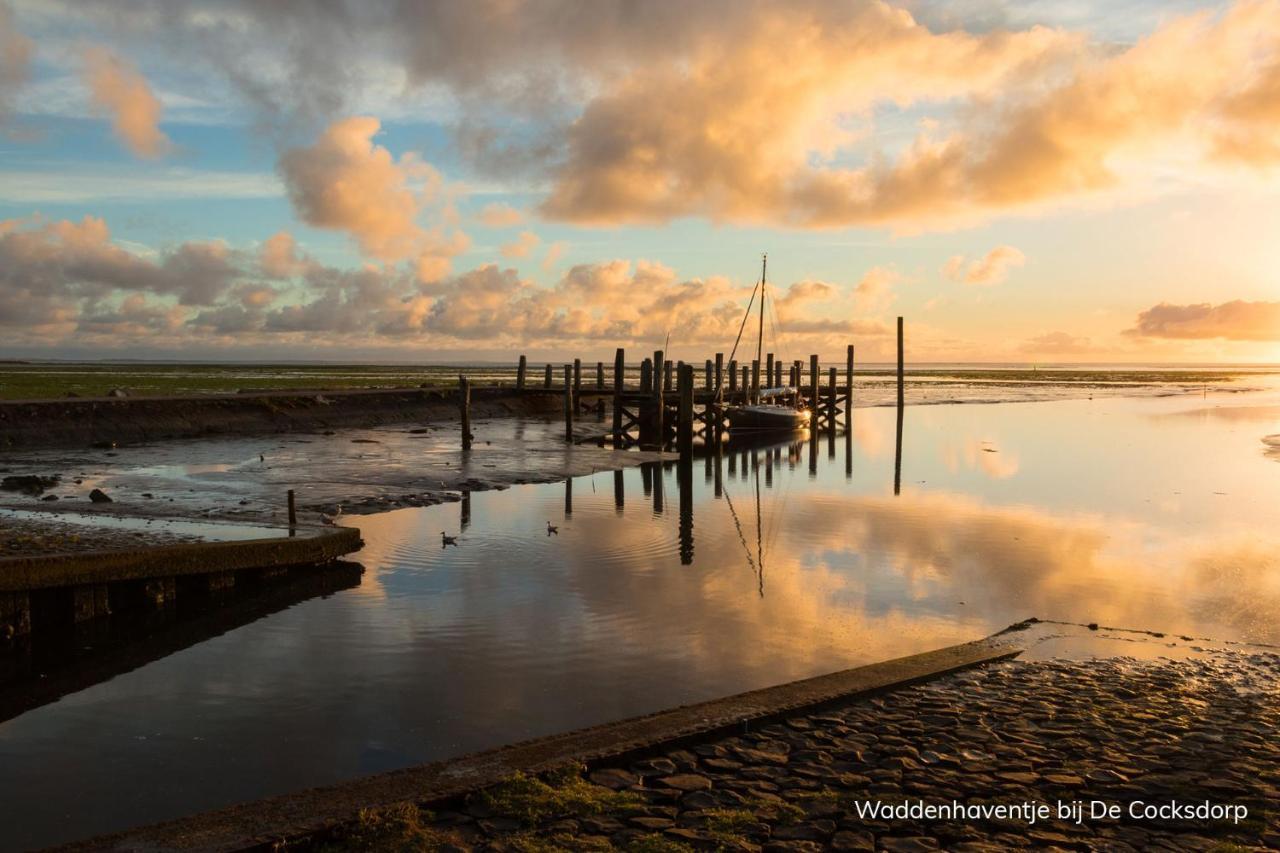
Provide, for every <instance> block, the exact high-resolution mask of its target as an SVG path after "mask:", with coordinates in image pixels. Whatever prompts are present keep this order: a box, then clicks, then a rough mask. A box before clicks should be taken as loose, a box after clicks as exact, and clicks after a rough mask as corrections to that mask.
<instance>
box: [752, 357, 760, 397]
mask: <svg viewBox="0 0 1280 853" xmlns="http://www.w3.org/2000/svg"><path fill="white" fill-rule="evenodd" d="M751 402H753V403H758V402H760V359H758V358H753V359H751Z"/></svg>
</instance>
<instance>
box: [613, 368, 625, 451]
mask: <svg viewBox="0 0 1280 853" xmlns="http://www.w3.org/2000/svg"><path fill="white" fill-rule="evenodd" d="M626 363H627V352H626V350H624V349H623V348H622V347H618V350H617V352H615V353H614V354H613V446H614V447H621V446H622V376H623V369H624V368H625V366H626Z"/></svg>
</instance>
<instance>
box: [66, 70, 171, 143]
mask: <svg viewBox="0 0 1280 853" xmlns="http://www.w3.org/2000/svg"><path fill="white" fill-rule="evenodd" d="M85 81H86V82H87V84H88V86H89V92H90V95H91V96H92V99H93V103H94V105H95V106H96V107H97V108H98V109H99V110H101V111H102V112H104V113H106V114H107V115H109V116H111V123H112V127H113V129H114V130H115V133H116V136H118V137H119V138H120V140H121V141H123V142H124V143H125V145H126V146H127V147H128V148H129V150H130V151H132V152H133V154H134V155H135V156H137V157H145V158H147V159H151V158H155V157H159V156H161V155H162V154H165V153H166V152H168V151H169V149H170V148H171V147H172V144H171V143H170V142H169V137H167V136H165V135H164V133H163V132H162V131H161V130H160V127H159V124H160V111H161V107H160V100H159V99H158V98H157V97H156V96H155V95H154V94H153V93H152V91H151V87H150V86H149V85H148V84H147V80H146V78H145V77H143V76H142V75H141V74H139V73H138V69H137V68H135V67H134V66H133V65H132V64H131V63H129V62H127V61H126V60H124V59H121V58H120V57H118V56H116V55H115V54H113V53H111V52H110V51H109V50H107V49H105V48H101V47H93V48H89V49H88V50H87V51H85Z"/></svg>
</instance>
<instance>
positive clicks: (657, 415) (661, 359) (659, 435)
mask: <svg viewBox="0 0 1280 853" xmlns="http://www.w3.org/2000/svg"><path fill="white" fill-rule="evenodd" d="M664 376H666V377H667V379H666V380H665V381H666V383H667V387H670V382H671V380H670V376H671V362H669V361H667V360H666V355H665V354H664V353H663V352H662V350H654V351H653V409H654V411H653V425H654V431H653V435H654V443H655V444H657V445H658V447H662V445H664V444H666V443H667V433H666V427H665V425H664V424H663V419H664V418H665V414H666V413H665V412H664V411H663V408H664V406H665V403H664V400H663V381H664V380H663V377H664Z"/></svg>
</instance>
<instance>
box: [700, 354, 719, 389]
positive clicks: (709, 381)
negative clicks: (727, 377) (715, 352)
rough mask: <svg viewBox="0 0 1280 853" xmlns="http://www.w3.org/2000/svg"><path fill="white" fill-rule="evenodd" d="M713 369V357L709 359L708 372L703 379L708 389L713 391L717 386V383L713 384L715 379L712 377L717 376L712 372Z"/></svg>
mask: <svg viewBox="0 0 1280 853" xmlns="http://www.w3.org/2000/svg"><path fill="white" fill-rule="evenodd" d="M712 369H713V368H712V366H711V359H707V372H706V375H705V376H704V377H703V380H702V381H703V384H704V385H705V386H706V388H707V390H708V391H711V390H713V389H714V388H715V387H716V386H715V385H713V384H712V382H713V381H714V380H713V378H712V377H714V376H715V374H714V373H712V372H711V371H712Z"/></svg>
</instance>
